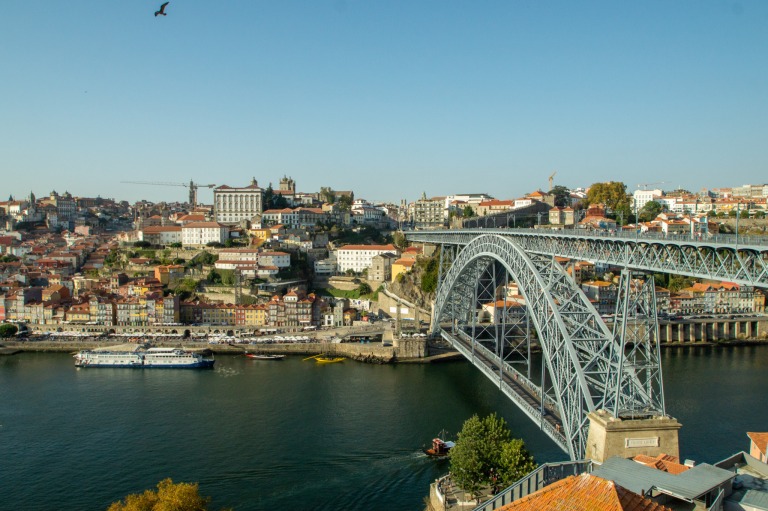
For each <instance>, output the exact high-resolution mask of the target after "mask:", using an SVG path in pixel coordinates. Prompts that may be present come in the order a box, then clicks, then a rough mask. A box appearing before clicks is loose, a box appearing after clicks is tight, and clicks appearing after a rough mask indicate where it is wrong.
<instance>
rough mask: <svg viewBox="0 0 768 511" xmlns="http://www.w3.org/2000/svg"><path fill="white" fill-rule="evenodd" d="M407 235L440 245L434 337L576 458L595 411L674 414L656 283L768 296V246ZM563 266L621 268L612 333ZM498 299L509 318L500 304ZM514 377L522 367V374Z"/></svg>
mask: <svg viewBox="0 0 768 511" xmlns="http://www.w3.org/2000/svg"><path fill="white" fill-rule="evenodd" d="M406 235H407V237H408V239H409V240H411V241H418V242H426V243H433V244H436V245H439V247H440V264H439V270H438V290H437V295H436V299H435V304H434V308H433V321H432V328H433V333H438V332H439V333H440V335H441V336H442V337H443V338H445V339H447V340H448V341H449V342H451V343H452V344H453V345H454V347H456V349H458V350H459V351H460V352H461V353H463V354H464V355H465V356H466V357H467V358H468V359H469V360H471V361H472V363H473V364H474V365H476V366H477V367H478V368H479V369H480V370H481V371H483V373H484V374H486V376H488V377H489V378H491V379H492V380H493V381H494V382H497V383H498V385H499V387H500V389H501V390H502V391H503V392H504V393H505V394H506V395H507V396H509V397H510V399H512V400H513V402H515V403H516V404H517V405H518V406H519V407H520V408H521V409H522V410H523V412H525V413H526V414H527V415H528V416H529V417H530V418H531V419H532V420H534V421H535V422H538V423H539V424H541V428H542V430H543V431H544V432H545V433H546V434H547V435H549V436H550V437H551V438H552V439H553V440H554V441H555V442H556V443H557V444H558V445H560V447H561V448H563V449H564V450H565V451H567V452H568V453H569V455H570V456H571V458H572V459H580V458H581V457H583V455H584V453H585V446H586V436H587V433H588V422H587V414H588V413H589V412H591V411H592V410H596V409H606V410H608V411H610V412H611V413H612V414H613V416H614V417H623V418H640V417H648V416H653V415H665V413H666V410H665V403H664V391H663V379H662V372H661V363H660V360H659V332H658V319H657V314H656V298H655V290H654V284H653V278H652V277H651V276H650V275H649V274H652V273H653V272H663V273H673V274H679V275H688V276H692V277H697V278H704V279H713V280H721V281H722V280H724V281H730V282H736V283H739V284H742V285H754V286H762V287H768V244H766V243H765V240H764V239H749V238H745V237H741V239H740V238H739V237H738V236H736V237H733V236H731V237H727V236H725V237H722V236H721V237H718V236H715V237H711V238H708V239H699V238H695V237H692V236H691V237H688V236H679V237H674V236H671V237H663V236H658V235H642V236H641V235H639V234H638V233H633V234H630V235H627V234H622V233H602V234H600V233H594V232H583V233H582V232H578V231H573V232H554V231H547V230H536V229H474V230H454V231H417V232H409V233H406ZM556 256H559V257H565V258H568V259H570V260H575V261H578V260H588V261H592V262H594V263H605V264H609V265H612V266H620V267H623V268H624V270H623V271H622V275H621V282H620V285H619V293H618V299H617V307H616V316H615V318H616V319H615V322H614V325H613V330H609V329H608V328H607V326H606V325H605V324H604V322H603V321H602V320H601V318H600V317H599V315H598V313H597V311H596V310H595V308H594V307H593V306H592V305H591V303H590V302H589V301H588V300H587V299H586V297H585V296H584V294H583V293H582V292H581V290H580V289H579V288H578V286H577V285H576V284H575V282H574V281H573V280H572V279H571V278H570V277H569V276H568V275H567V273H566V272H565V271H564V269H563V267H562V266H561V265H560V264H559V263H558V262H556V260H555V257H556ZM643 274H645V275H643ZM638 277H643V278H638ZM510 281H513V282H514V283H515V284H516V285H517V288H518V292H519V294H520V295H521V296H522V300H518V302H519V303H521V304H523V305H524V306H523V307H516V306H514V304H508V303H507V302H508V301H510V300H509V298H510V297H509V296H508V294H509V289H510ZM500 290H504V291H502V292H500ZM499 297H501V298H502V305H501V307H500V309H501V312H500V313H499V312H498V311H499V307H498V306H497V305H495V304H497V303H498V302H499V300H498V299H499ZM488 303H494V305H493V306H492V307H491V310H493V311H494V314H493V318H492V319H489V318H487V317H485V316H484V314H483V305H484V304H486V305H487V304H488ZM532 342H534V343H537V344H538V346H539V347H540V348H541V351H542V360H541V364H542V366H541V373H540V377H538V376H537V370H538V368H534V367H532V358H531V355H530V352H531V343H532ZM517 367H524V372H525V374H523V372H521V371H520V370H518V369H517ZM536 380H537V381H536Z"/></svg>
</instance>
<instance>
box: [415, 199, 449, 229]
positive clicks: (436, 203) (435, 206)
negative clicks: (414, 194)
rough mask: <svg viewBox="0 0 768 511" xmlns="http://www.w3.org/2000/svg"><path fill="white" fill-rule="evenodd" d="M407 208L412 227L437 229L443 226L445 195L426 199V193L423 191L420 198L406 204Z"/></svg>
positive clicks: (444, 219)
mask: <svg viewBox="0 0 768 511" xmlns="http://www.w3.org/2000/svg"><path fill="white" fill-rule="evenodd" d="M408 209H409V210H410V217H411V223H412V224H413V227H414V229H439V228H442V227H444V226H445V221H446V214H445V212H446V208H445V197H433V198H431V199H427V194H426V193H423V194H421V199H419V200H417V201H416V202H412V203H411V204H409V205H408Z"/></svg>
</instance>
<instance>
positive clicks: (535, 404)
mask: <svg viewBox="0 0 768 511" xmlns="http://www.w3.org/2000/svg"><path fill="white" fill-rule="evenodd" d="M441 334H442V337H443V338H444V339H446V340H447V341H449V342H450V343H451V344H452V345H453V346H454V348H456V349H458V350H459V351H460V352H461V353H462V354H463V355H464V356H465V357H466V358H467V359H469V361H470V362H472V363H473V364H474V365H475V366H476V367H478V368H479V369H481V370H482V371H483V373H485V375H486V376H487V377H488V378H489V379H490V380H491V381H493V382H494V383H495V384H497V385H499V388H500V389H501V390H502V391H503V392H504V393H505V394H507V396H509V397H510V398H511V399H512V402H514V403H515V404H516V405H517V406H518V407H519V408H520V409H521V410H522V411H523V412H524V413H525V414H526V415H528V417H530V418H531V419H532V420H533V421H534V422H536V423H537V424H539V425H540V427H541V429H542V430H543V431H544V432H545V433H546V434H547V435H548V436H549V437H550V438H552V440H554V441H555V443H557V444H558V445H559V446H560V447H561V448H563V449H564V450H565V451H566V452H567V451H568V450H567V448H566V447H565V446H566V440H565V436H564V435H563V433H562V431H563V430H562V427H563V423H562V421H561V419H560V416H559V414H558V411H557V408H556V406H555V403H554V402H551V401H549V400H547V399H545V400H544V410H545V413H544V415H542V414H541V408H542V403H541V397H540V396H541V389H540V388H539V387H537V386H536V385H535V384H533V382H531V381H530V380H528V379H527V378H526V377H525V376H524V375H522V374H521V373H520V372H519V371H517V370H516V369H514V368H513V367H511V366H510V365H509V364H499V358H498V357H497V356H496V355H495V354H493V353H492V352H490V351H489V350H487V349H486V348H485V347H483V346H482V345H479V344H477V343H475V349H474V350H473V349H472V342H471V338H469V336H467V335H466V334H463V335H454V334H452V333H450V332H448V331H446V330H441ZM499 365H501V371H499Z"/></svg>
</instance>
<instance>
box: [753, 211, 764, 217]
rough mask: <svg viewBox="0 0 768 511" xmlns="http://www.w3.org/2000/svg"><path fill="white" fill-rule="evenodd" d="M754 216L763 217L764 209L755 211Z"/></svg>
mask: <svg viewBox="0 0 768 511" xmlns="http://www.w3.org/2000/svg"><path fill="white" fill-rule="evenodd" d="M755 218H765V211H755Z"/></svg>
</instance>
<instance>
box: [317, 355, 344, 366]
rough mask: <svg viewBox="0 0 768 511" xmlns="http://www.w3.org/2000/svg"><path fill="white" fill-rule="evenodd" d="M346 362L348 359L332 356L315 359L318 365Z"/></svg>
mask: <svg viewBox="0 0 768 511" xmlns="http://www.w3.org/2000/svg"><path fill="white" fill-rule="evenodd" d="M344 360H346V357H333V356H331V355H322V356H319V357H315V362H317V363H318V364H333V363H335V362H342V361H344Z"/></svg>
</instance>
